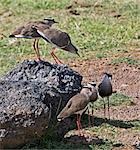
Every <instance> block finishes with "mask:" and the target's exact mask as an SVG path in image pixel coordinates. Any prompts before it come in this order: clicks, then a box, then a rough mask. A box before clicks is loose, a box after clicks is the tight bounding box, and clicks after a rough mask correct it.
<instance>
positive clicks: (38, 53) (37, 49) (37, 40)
mask: <svg viewBox="0 0 140 150" xmlns="http://www.w3.org/2000/svg"><path fill="white" fill-rule="evenodd" d="M38 42H39V39H36V52H37V57H38V60H41V58H40V52H39V46H38Z"/></svg>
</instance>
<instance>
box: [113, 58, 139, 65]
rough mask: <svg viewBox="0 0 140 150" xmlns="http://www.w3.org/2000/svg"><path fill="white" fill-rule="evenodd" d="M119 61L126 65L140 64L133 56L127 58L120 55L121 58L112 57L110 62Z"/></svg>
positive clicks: (115, 62) (117, 62)
mask: <svg viewBox="0 0 140 150" xmlns="http://www.w3.org/2000/svg"><path fill="white" fill-rule="evenodd" d="M119 63H126V64H128V65H140V61H138V60H135V59H133V58H129V57H123V58H122V57H121V58H117V59H113V60H112V64H114V65H115V64H119Z"/></svg>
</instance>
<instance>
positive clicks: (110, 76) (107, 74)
mask: <svg viewBox="0 0 140 150" xmlns="http://www.w3.org/2000/svg"><path fill="white" fill-rule="evenodd" d="M104 75H105V76H107V77H108V78H109V79H110V80H112V74H109V73H107V72H104Z"/></svg>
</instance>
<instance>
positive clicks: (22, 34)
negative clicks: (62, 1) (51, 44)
mask: <svg viewBox="0 0 140 150" xmlns="http://www.w3.org/2000/svg"><path fill="white" fill-rule="evenodd" d="M55 23H58V22H56V21H55V20H54V19H52V18H45V19H44V20H43V21H32V22H28V23H27V24H26V25H23V26H21V27H19V28H17V29H16V30H15V31H14V32H13V33H12V34H11V35H10V36H9V37H10V38H26V39H35V40H34V44H33V47H34V50H35V52H36V55H37V58H38V59H39V60H41V58H40V53H39V48H38V42H39V38H40V37H41V36H40V34H38V33H37V32H35V30H33V29H32V26H33V25H34V26H37V27H38V28H41V29H44V30H45V29H49V28H50V27H51V26H52V25H53V24H55Z"/></svg>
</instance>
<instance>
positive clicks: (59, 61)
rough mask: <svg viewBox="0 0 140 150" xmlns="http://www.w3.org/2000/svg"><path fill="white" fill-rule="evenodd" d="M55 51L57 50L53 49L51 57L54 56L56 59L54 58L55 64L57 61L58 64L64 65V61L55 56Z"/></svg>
mask: <svg viewBox="0 0 140 150" xmlns="http://www.w3.org/2000/svg"><path fill="white" fill-rule="evenodd" d="M55 50H56V48H53V49H52V52H51V55H52V56H53V58H54V57H55V58H54V60H55V62H56V61H57V62H56V63H60V64H63V63H62V61H61V60H60V59H59V58H58V57H57V56H56V55H55V54H54V52H55Z"/></svg>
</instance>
